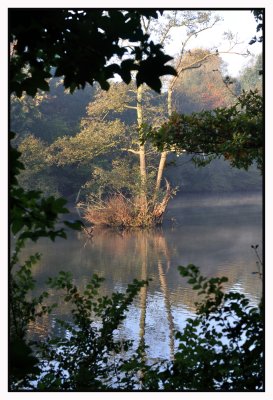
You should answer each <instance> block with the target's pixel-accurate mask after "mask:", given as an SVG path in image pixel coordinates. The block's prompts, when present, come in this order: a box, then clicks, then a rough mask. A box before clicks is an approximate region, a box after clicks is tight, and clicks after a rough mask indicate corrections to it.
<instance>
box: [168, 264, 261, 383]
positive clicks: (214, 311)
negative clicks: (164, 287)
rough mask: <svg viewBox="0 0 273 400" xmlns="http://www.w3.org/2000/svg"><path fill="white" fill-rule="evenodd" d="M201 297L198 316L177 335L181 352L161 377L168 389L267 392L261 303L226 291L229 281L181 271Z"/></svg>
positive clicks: (192, 269)
mask: <svg viewBox="0 0 273 400" xmlns="http://www.w3.org/2000/svg"><path fill="white" fill-rule="evenodd" d="M179 270H180V273H181V275H182V276H184V277H187V278H189V279H188V283H190V284H191V285H192V287H193V289H194V290H198V294H199V295H200V296H202V298H201V301H199V302H198V303H196V308H197V316H196V318H195V319H191V318H190V319H188V321H187V325H186V327H185V329H184V331H183V332H178V333H177V335H176V338H177V340H178V341H179V344H178V351H177V353H176V354H175V361H174V363H173V365H172V366H171V368H170V369H169V370H168V371H167V372H166V371H165V372H163V373H162V379H163V382H164V388H165V389H172V390H201V391H208V390H210V391H212V390H226V391H227V390H228V391H230V390H233V391H234V390H236V391H244V390H248V391H259V390H263V382H264V359H263V352H264V330H263V313H262V309H263V307H262V304H260V306H259V307H256V306H253V305H252V304H251V302H250V300H249V299H248V298H247V297H246V296H245V295H243V294H240V293H238V292H235V291H230V292H227V293H224V292H223V286H222V284H223V283H224V282H227V278H225V277H222V278H205V277H203V276H202V275H201V274H200V272H199V269H198V268H197V267H196V266H194V265H191V264H190V265H188V266H187V267H183V266H181V267H179Z"/></svg>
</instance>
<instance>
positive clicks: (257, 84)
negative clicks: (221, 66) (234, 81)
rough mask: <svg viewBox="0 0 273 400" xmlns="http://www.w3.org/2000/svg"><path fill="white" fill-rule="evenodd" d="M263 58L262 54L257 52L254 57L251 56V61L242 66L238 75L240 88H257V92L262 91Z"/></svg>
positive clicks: (247, 89)
mask: <svg viewBox="0 0 273 400" xmlns="http://www.w3.org/2000/svg"><path fill="white" fill-rule="evenodd" d="M262 70H263V59H262V54H259V55H258V56H256V57H255V58H253V60H252V62H251V63H250V64H249V65H248V66H247V67H246V68H244V69H243V70H242V71H241V73H240V76H239V81H240V84H241V88H242V90H245V91H249V90H255V89H256V90H258V92H259V93H262V90H263V76H262Z"/></svg>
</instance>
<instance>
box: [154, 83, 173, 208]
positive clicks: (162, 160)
mask: <svg viewBox="0 0 273 400" xmlns="http://www.w3.org/2000/svg"><path fill="white" fill-rule="evenodd" d="M167 107H168V116H169V117H170V116H171V115H172V88H169V90H168V98H167ZM168 153H169V152H168V151H166V150H164V151H162V152H161V155H160V161H159V165H158V169H157V177H156V184H155V190H154V197H153V204H154V210H155V212H156V209H157V208H158V205H157V200H158V192H159V189H160V186H161V182H162V178H163V172H164V169H165V166H166V162H167V156H168ZM169 198H170V187H169V185H168V184H167V193H166V195H165V198H164V200H163V203H164V204H166V206H165V208H166V207H167V204H168V200H169ZM167 199H168V200H167ZM166 200H167V201H166ZM165 208H164V209H163V207H162V204H161V210H162V215H163V213H164V212H165Z"/></svg>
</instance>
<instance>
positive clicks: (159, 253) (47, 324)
mask: <svg viewBox="0 0 273 400" xmlns="http://www.w3.org/2000/svg"><path fill="white" fill-rule="evenodd" d="M262 233H263V229H262V196H261V195H260V194H244V195H218V196H217V195H213V196H212V195H210V196H208V195H202V196H200V195H198V197H196V195H195V196H193V195H182V196H181V195H180V196H179V197H176V198H174V199H173V200H172V201H171V203H170V205H169V209H168V211H167V213H166V217H165V222H164V224H163V228H162V229H157V230H150V231H131V232H122V233H121V232H115V231H111V230H97V231H95V234H94V237H93V239H92V240H90V239H87V237H86V235H85V234H81V233H78V232H71V233H70V234H69V237H68V239H67V240H57V241H56V242H55V243H52V242H50V241H49V240H41V241H40V242H38V243H37V244H34V245H31V246H29V247H28V248H27V249H26V251H25V254H24V256H27V253H28V254H31V253H33V252H37V251H38V252H40V253H42V259H41V261H40V262H39V263H38V264H37V265H36V266H35V267H34V270H33V273H34V277H35V279H36V280H37V290H38V291H39V290H44V289H45V288H46V285H45V282H46V280H47V278H48V277H49V276H55V275H56V274H57V272H58V271H60V270H63V271H70V272H72V273H73V277H74V281H75V283H76V284H77V285H78V286H79V288H83V287H84V285H85V284H86V283H87V282H88V280H89V279H90V277H91V276H92V274H94V273H96V274H98V275H99V276H102V277H104V278H105V281H104V282H103V283H102V287H101V291H100V294H101V295H106V294H107V295H110V294H111V293H112V292H113V291H122V292H124V291H125V290H126V287H127V285H128V284H129V283H131V282H132V281H133V279H134V278H137V279H147V278H151V279H152V281H151V283H150V284H149V286H148V288H147V289H142V292H141V293H140V294H139V296H138V297H137V298H136V299H135V301H134V303H133V305H132V306H131V307H130V310H129V312H128V315H127V318H126V320H125V322H124V323H123V325H122V326H121V328H120V330H119V332H118V334H117V335H118V336H119V337H126V338H130V339H134V343H135V346H137V344H138V342H139V340H140V338H141V336H144V337H145V343H146V345H148V346H149V350H148V352H147V353H148V354H147V355H148V357H150V358H152V359H157V358H169V357H170V355H171V354H172V353H173V350H174V346H175V343H174V340H173V332H174V330H175V329H180V330H181V329H182V328H183V326H184V325H185V320H186V318H188V317H189V316H192V315H193V314H194V311H195V307H194V302H195V301H196V300H197V296H196V293H195V292H194V291H192V290H191V288H190V286H188V285H187V284H186V281H185V279H183V278H182V277H181V276H180V275H179V273H178V271H177V266H178V265H187V264H189V263H192V264H195V265H197V266H199V267H200V269H201V273H202V274H203V275H205V276H218V277H220V276H226V277H228V279H229V281H228V282H227V284H226V285H225V290H230V289H233V290H238V291H240V292H241V293H244V294H246V295H247V296H248V297H249V298H250V299H251V301H252V302H253V303H255V304H258V302H259V299H260V296H261V292H262V285H261V280H260V279H259V278H258V275H255V274H253V272H255V271H256V270H257V267H256V261H257V260H256V256H255V254H254V251H253V249H252V248H251V245H253V244H254V245H256V244H258V245H259V250H260V253H261V250H262ZM51 296H52V301H55V300H58V298H57V296H56V294H55V293H54V292H53V291H51ZM68 315H69V309H68V308H67V305H65V304H60V306H59V308H58V309H56V310H54V312H53V314H52V315H51V316H50V317H44V318H42V319H41V320H39V321H38V322H35V323H33V324H31V325H30V335H31V336H34V337H37V336H39V337H41V338H42V337H44V336H45V335H47V334H48V333H50V332H51V331H52V330H53V331H58V330H59V329H60V328H59V327H58V325H56V321H55V320H56V317H61V318H63V319H67V318H68Z"/></svg>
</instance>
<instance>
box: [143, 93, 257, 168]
mask: <svg viewBox="0 0 273 400" xmlns="http://www.w3.org/2000/svg"><path fill="white" fill-rule="evenodd" d="M263 133H264V114H263V98H262V96H261V95H259V94H258V93H257V92H256V91H250V92H244V93H243V94H242V95H241V96H239V98H238V101H237V103H236V104H235V105H234V106H232V107H226V108H216V109H215V110H212V111H202V112H199V113H192V114H191V115H186V114H176V113H174V114H172V116H171V117H170V119H169V121H168V122H167V123H165V124H163V125H162V127H161V128H160V129H158V130H155V129H154V130H153V129H152V130H150V131H148V132H147V136H148V137H149V138H150V139H151V140H152V142H153V143H154V145H155V146H156V147H157V148H158V149H163V148H168V149H171V150H174V151H176V152H178V153H179V152H182V151H186V152H188V153H192V154H193V160H194V161H195V162H196V163H197V164H198V165H204V164H207V163H208V162H210V161H211V160H212V159H214V158H219V157H221V156H223V157H224V158H225V159H226V160H229V161H230V163H231V165H232V166H233V167H237V168H244V169H248V168H249V167H250V165H251V164H252V163H254V162H256V163H257V166H258V168H260V169H261V170H262V169H263V145H264V137H263ZM204 156H206V157H205V158H204Z"/></svg>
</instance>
